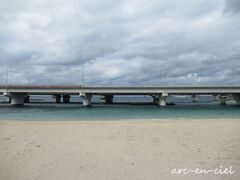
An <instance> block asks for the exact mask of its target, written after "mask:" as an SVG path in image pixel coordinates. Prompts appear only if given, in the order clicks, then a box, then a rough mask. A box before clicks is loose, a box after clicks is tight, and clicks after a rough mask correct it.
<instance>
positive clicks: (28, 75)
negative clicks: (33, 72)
mask: <svg viewBox="0 0 240 180" xmlns="http://www.w3.org/2000/svg"><path fill="white" fill-rule="evenodd" d="M26 73H27V86H29V71H26Z"/></svg>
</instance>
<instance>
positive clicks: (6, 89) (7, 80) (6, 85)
mask: <svg viewBox="0 0 240 180" xmlns="http://www.w3.org/2000/svg"><path fill="white" fill-rule="evenodd" d="M8 69H9V68H7V71H6V91H7V88H8Z"/></svg>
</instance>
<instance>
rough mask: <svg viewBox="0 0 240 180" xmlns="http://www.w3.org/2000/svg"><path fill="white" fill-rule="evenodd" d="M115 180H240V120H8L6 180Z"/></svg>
mask: <svg viewBox="0 0 240 180" xmlns="http://www.w3.org/2000/svg"><path fill="white" fill-rule="evenodd" d="M220 166H222V167H223V168H224V167H230V166H232V168H233V170H235V173H234V174H231V175H230V174H228V175H226V174H225V175H219V174H218V175H214V174H212V173H210V174H199V175H196V174H195V173H189V174H187V175H183V174H181V175H178V174H172V173H171V172H172V169H179V168H188V169H195V168H207V169H215V168H217V167H219V168H220ZM114 179H115V180H160V179H166V180H168V179H170V180H171V179H192V180H195V179H209V180H210V179H211V180H212V179H218V180H221V179H224V180H225V179H227V180H228V179H229V180H230V179H234V180H235V179H236V180H238V179H240V120H237V119H235V120H234V119H221V120H214V119H211V120H206V119H205V120H200V119H199V120H139V121H137V120H136V121H135V120H134V121H133V120H129V121H43V122H41V121H35V122H34V121H29V122H27V121H0V180H114Z"/></svg>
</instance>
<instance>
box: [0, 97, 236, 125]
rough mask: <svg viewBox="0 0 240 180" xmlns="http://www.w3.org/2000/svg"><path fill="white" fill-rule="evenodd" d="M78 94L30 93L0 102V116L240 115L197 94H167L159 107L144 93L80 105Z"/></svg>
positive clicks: (129, 117) (230, 106)
mask: <svg viewBox="0 0 240 180" xmlns="http://www.w3.org/2000/svg"><path fill="white" fill-rule="evenodd" d="M81 101H82V100H81V98H80V97H78V96H76V97H72V98H71V103H70V104H63V103H61V104H56V103H53V102H52V99H51V97H46V96H33V97H31V102H32V103H27V104H25V105H24V106H20V107H19V106H10V105H9V104H7V103H0V120H29V121H30V120H32V121H38V120H39V121H44V120H46V121H47V120H135V119H140V120H141V119H142V120H146V119H149V120H151V119H199V118H201V119H209V118H212V119H224V118H235V119H240V107H239V106H236V105H235V104H234V102H231V101H230V102H228V105H226V106H224V105H220V104H219V103H218V102H216V101H214V100H213V98H212V97H211V96H210V97H199V99H198V102H193V101H192V98H191V97H178V98H176V97H170V98H168V100H167V101H168V103H172V102H175V103H176V105H169V106H166V107H159V106H158V105H154V104H152V103H151V102H152V98H151V97H148V96H126V97H118V96H117V97H115V98H114V102H115V104H112V105H106V104H104V103H102V100H101V98H100V97H99V96H96V97H94V99H93V105H92V107H88V108H86V107H83V106H82V104H81Z"/></svg>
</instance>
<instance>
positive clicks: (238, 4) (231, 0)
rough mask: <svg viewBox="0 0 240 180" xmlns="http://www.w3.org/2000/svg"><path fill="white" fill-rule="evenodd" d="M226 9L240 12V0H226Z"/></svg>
mask: <svg viewBox="0 0 240 180" xmlns="http://www.w3.org/2000/svg"><path fill="white" fill-rule="evenodd" d="M226 11H230V12H233V13H239V12H240V1H239V0H226Z"/></svg>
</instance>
